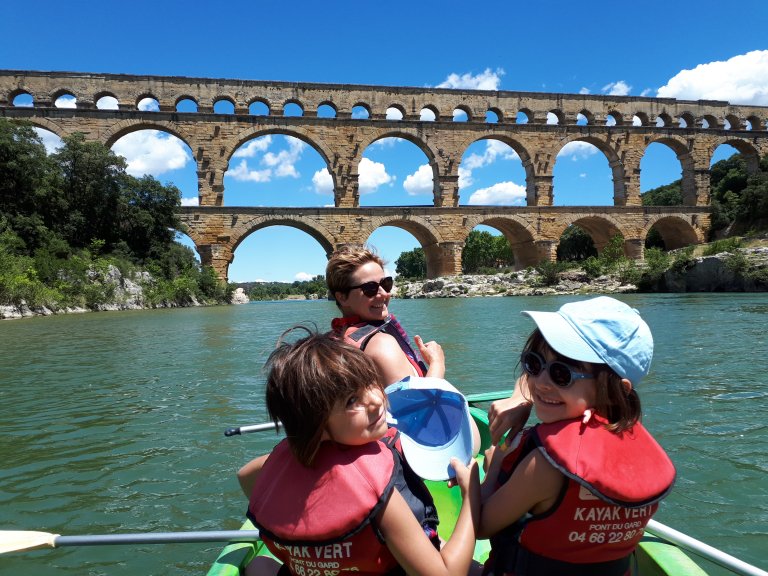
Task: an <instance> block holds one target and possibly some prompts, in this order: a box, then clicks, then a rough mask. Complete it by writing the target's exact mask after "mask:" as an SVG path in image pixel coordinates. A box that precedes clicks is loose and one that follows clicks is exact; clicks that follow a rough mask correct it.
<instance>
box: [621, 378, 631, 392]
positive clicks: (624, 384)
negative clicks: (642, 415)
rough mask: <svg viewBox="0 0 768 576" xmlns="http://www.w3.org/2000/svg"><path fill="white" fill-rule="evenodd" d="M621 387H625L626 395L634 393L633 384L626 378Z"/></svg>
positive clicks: (623, 379) (622, 380)
mask: <svg viewBox="0 0 768 576" xmlns="http://www.w3.org/2000/svg"><path fill="white" fill-rule="evenodd" d="M621 385H622V386H623V387H624V393H625V394H629V393H630V392H632V382H630V381H629V380H627V379H626V378H622V379H621Z"/></svg>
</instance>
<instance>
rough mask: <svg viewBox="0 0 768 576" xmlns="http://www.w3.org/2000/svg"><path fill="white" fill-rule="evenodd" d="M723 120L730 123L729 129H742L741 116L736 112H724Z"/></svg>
mask: <svg viewBox="0 0 768 576" xmlns="http://www.w3.org/2000/svg"><path fill="white" fill-rule="evenodd" d="M725 120H726V121H727V122H728V124H729V125H730V127H729V128H728V129H729V130H743V127H742V121H741V118H739V117H738V116H736V114H726V115H725Z"/></svg>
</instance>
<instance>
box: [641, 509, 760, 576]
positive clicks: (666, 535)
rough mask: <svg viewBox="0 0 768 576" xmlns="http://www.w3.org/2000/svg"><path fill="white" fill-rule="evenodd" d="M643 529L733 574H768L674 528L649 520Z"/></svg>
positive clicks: (748, 575) (757, 575)
mask: <svg viewBox="0 0 768 576" xmlns="http://www.w3.org/2000/svg"><path fill="white" fill-rule="evenodd" d="M645 529H646V531H647V532H650V533H651V534H653V535H655V536H658V537H660V538H661V539H662V540H666V541H667V542H671V543H672V544H674V545H675V546H678V547H680V548H682V549H683V550H688V551H689V552H693V553H694V554H697V555H699V556H701V557H702V558H706V559H707V560H709V561H710V562H714V563H715V564H719V565H720V566H724V567H726V568H728V569H729V570H731V571H732V572H734V573H735V574H744V575H746V576H768V572H766V571H765V570H761V569H760V568H758V567H757V566H752V565H751V564H747V563H746V562H744V561H743V560H739V559H738V558H735V557H734V556H731V555H730V554H726V553H725V552H723V551H722V550H718V549H717V548H715V547H714V546H710V545H709V544H705V543H704V542H701V541H700V540H696V539H695V538H691V537H690V536H688V535H686V534H683V533H682V532H678V531H677V530H675V529H674V528H670V527H669V526H666V525H664V524H662V523H661V522H657V521H656V520H650V521H649V522H648V526H646V527H645Z"/></svg>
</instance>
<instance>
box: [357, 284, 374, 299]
mask: <svg viewBox="0 0 768 576" xmlns="http://www.w3.org/2000/svg"><path fill="white" fill-rule="evenodd" d="M360 290H362V291H363V294H365V295H366V296H368V298H373V297H374V296H376V294H378V293H379V283H378V282H366V283H365V284H363V285H362V286H360Z"/></svg>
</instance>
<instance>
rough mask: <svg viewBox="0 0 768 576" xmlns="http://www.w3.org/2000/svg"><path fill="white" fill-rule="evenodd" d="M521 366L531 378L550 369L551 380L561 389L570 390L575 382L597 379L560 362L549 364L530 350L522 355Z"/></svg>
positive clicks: (555, 361)
mask: <svg viewBox="0 0 768 576" xmlns="http://www.w3.org/2000/svg"><path fill="white" fill-rule="evenodd" d="M520 364H522V366H523V370H525V373H526V374H529V375H530V376H538V375H539V374H541V373H542V372H543V371H544V370H547V369H549V378H550V379H551V380H552V382H553V383H554V384H555V385H556V386H559V387H560V388H568V387H569V386H570V385H571V384H573V383H574V381H576V380H580V379H582V378H594V377H595V376H594V374H584V373H582V372H576V370H575V369H574V368H572V367H571V366H568V364H566V363H565V362H560V361H559V360H554V361H552V362H549V363H547V362H545V361H544V358H542V357H541V356H539V355H538V354H536V352H531V351H530V350H529V351H527V352H523V353H522V354H521V355H520Z"/></svg>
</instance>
